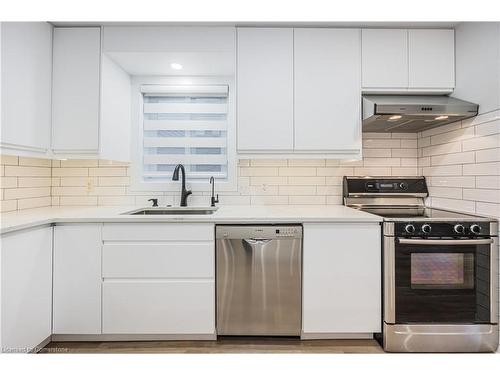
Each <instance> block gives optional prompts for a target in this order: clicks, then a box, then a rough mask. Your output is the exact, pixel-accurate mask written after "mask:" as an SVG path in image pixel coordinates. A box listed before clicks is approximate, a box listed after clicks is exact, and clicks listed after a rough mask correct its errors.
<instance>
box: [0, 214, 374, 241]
mask: <svg viewBox="0 0 500 375" xmlns="http://www.w3.org/2000/svg"><path fill="white" fill-rule="evenodd" d="M349 210H351V209H349ZM353 211H356V210H353ZM77 214H78V213H76V214H75V215H77ZM354 215H355V214H354V213H353V215H352V216H350V215H349V216H346V217H342V216H341V215H339V216H338V217H335V216H321V215H318V216H316V215H314V214H312V215H310V216H305V217H300V216H297V217H290V215H280V214H276V216H272V217H266V218H262V217H258V216H256V217H252V218H249V217H238V216H237V215H229V217H217V216H216V214H214V216H212V215H211V216H208V217H199V216H197V217H178V216H175V217H172V216H168V217H165V216H156V217H152V216H140V217H137V216H126V215H117V214H111V215H110V214H108V215H106V214H103V215H99V214H88V213H87V216H86V217H85V215H84V217H77V216H72V215H71V214H64V215H58V214H57V213H55V215H54V216H50V215H47V216H46V217H43V218H40V219H37V218H33V219H32V220H30V219H27V220H26V221H23V222H20V223H15V222H14V223H13V224H12V225H9V224H7V225H5V226H3V227H2V228H0V235H4V234H8V233H12V232H16V231H21V230H26V229H30V228H34V227H39V226H45V225H57V224H71V223H75V224H76V223H96V224H98V223H117V224H119V223H137V224H140V223H178V224H179V223H213V224H214V225H218V224H235V223H244V224H247V223H248V224H269V223H277V224H292V223H293V224H297V223H298V224H306V223H307V224H310V223H358V224H361V223H366V224H368V223H380V222H382V221H383V218H382V217H380V216H376V215H370V214H368V215H367V214H366V213H361V212H360V217H353V216H354ZM219 216H220V215H219Z"/></svg>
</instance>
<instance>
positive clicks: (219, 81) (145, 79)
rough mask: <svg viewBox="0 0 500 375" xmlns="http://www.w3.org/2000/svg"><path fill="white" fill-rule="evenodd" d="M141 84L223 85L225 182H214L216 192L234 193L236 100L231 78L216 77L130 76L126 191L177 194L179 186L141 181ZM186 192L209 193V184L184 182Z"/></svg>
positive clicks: (170, 183) (164, 182) (163, 182)
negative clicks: (225, 104)
mask: <svg viewBox="0 0 500 375" xmlns="http://www.w3.org/2000/svg"><path fill="white" fill-rule="evenodd" d="M142 85H159V86H161V85H163V86H164V85H227V86H228V88H229V94H228V111H227V180H226V181H221V180H217V179H216V180H215V183H216V187H217V191H231V192H234V191H237V187H238V182H237V179H238V175H237V172H238V169H237V168H238V162H237V157H236V120H235V119H236V98H235V92H236V90H235V85H234V78H233V77H230V76H220V77H195V76H193V77H182V76H179V77H155V76H132V77H131V87H132V98H131V100H132V103H131V115H132V121H131V126H132V129H131V132H132V135H133V136H132V137H131V142H130V143H131V164H130V172H131V173H130V174H131V176H130V179H131V181H130V189H131V191H137V192H144V191H151V192H158V191H163V192H178V191H179V189H180V185H179V182H178V181H156V182H145V181H143V180H142V165H143V158H142V157H143V147H144V146H143V145H144V143H143V132H144V129H143V117H144V111H143V104H144V101H143V95H142V93H141V86H142ZM186 186H187V189H190V190H192V191H193V193H196V192H209V191H210V190H211V187H210V183H209V181H208V179H207V181H206V182H203V181H186Z"/></svg>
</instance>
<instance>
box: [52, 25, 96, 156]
mask: <svg viewBox="0 0 500 375" xmlns="http://www.w3.org/2000/svg"><path fill="white" fill-rule="evenodd" d="M53 48H54V57H53V58H54V62H53V87H52V148H53V149H54V151H56V152H57V151H59V152H61V151H66V152H79V151H94V152H97V151H98V148H99V92H100V78H99V65H100V59H101V32H100V29H99V28H98V27H86V28H78V27H74V28H55V29H54V47H53Z"/></svg>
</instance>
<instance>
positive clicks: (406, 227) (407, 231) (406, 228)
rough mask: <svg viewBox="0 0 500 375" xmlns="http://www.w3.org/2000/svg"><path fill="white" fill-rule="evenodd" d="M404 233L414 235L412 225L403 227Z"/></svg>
mask: <svg viewBox="0 0 500 375" xmlns="http://www.w3.org/2000/svg"><path fill="white" fill-rule="evenodd" d="M405 232H406V233H415V227H414V226H413V225H412V224H407V225H406V226H405Z"/></svg>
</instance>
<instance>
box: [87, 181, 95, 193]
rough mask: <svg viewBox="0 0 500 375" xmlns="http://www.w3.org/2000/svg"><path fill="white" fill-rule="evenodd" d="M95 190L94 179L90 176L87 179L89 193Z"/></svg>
mask: <svg viewBox="0 0 500 375" xmlns="http://www.w3.org/2000/svg"><path fill="white" fill-rule="evenodd" d="M93 190H94V179H92V178H88V179H87V193H90V192H92V191H93Z"/></svg>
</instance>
